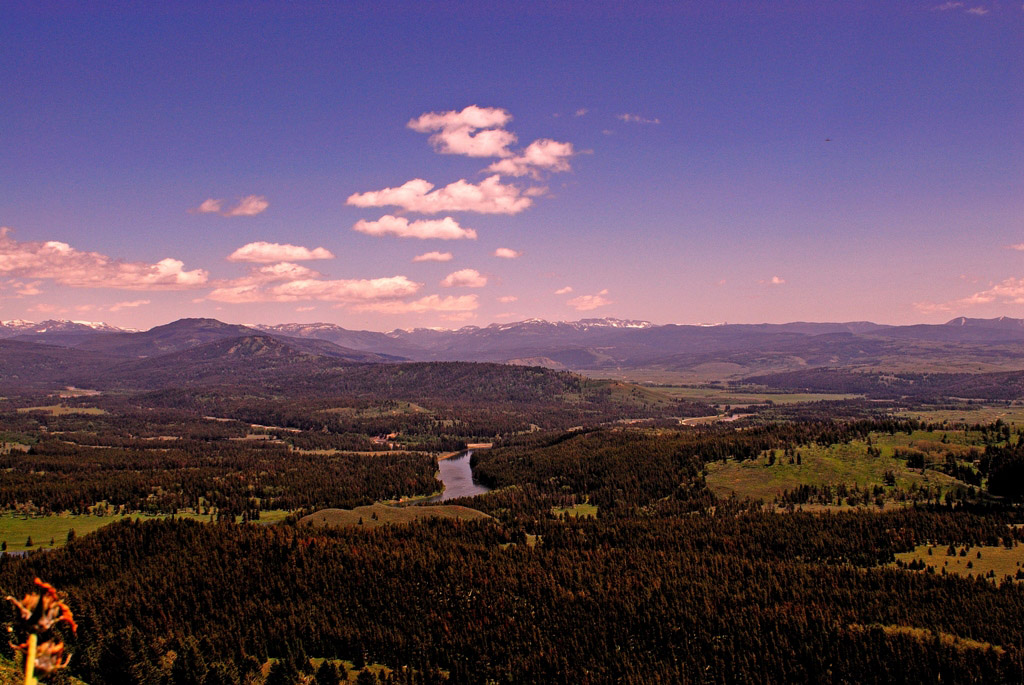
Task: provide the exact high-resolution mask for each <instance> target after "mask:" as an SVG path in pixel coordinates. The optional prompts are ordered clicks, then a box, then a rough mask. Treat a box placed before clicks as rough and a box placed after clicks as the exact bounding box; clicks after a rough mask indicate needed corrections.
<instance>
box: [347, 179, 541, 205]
mask: <svg viewBox="0 0 1024 685" xmlns="http://www.w3.org/2000/svg"><path fill="white" fill-rule="evenodd" d="M433 188H434V184H433V183H430V182H429V181H425V180H423V179H422V178H414V179H413V180H411V181H407V182H406V183H404V184H402V185H401V186H398V187H397V188H384V189H382V190H371V191H369V192H366V193H354V194H352V195H350V196H349V197H348V199H347V200H346V201H345V203H346V204H349V205H352V206H354V207H389V206H393V207H401V208H402V209H404V210H406V211H410V212H416V213H418V214H437V213H439V212H477V213H479V214H518V213H519V212H521V211H523V210H524V209H527V208H528V207H530V206H531V205H532V204H533V200H532V199H531V198H530V197H529V195H528V194H527V193H524V192H523V191H522V190H520V189H519V188H518V187H516V186H514V185H508V184H504V183H502V182H501V177H500V176H499V175H497V174H495V175H493V176H489V177H488V178H485V179H484V180H483V181H481V182H480V183H478V184H474V183H470V182H469V181H467V180H465V179H459V180H458V181H455V182H454V183H449V184H448V185H446V186H445V187H443V188H438V189H437V190H434V189H433Z"/></svg>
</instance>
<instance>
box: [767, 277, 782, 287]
mask: <svg viewBox="0 0 1024 685" xmlns="http://www.w3.org/2000/svg"><path fill="white" fill-rule="evenodd" d="M763 282H764V283H767V284H768V285H783V284H785V282H786V279H785V278H780V277H779V276H772V277H771V278H769V279H768V280H767V281H763Z"/></svg>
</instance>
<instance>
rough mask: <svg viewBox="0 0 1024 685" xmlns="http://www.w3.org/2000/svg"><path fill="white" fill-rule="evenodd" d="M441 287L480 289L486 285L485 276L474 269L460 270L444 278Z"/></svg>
mask: <svg viewBox="0 0 1024 685" xmlns="http://www.w3.org/2000/svg"><path fill="white" fill-rule="evenodd" d="M441 285H443V286H444V287H445V288H482V287H484V286H485V285H487V276H484V275H483V274H481V273H480V272H479V271H477V270H476V269H460V270H459V271H453V272H452V273H450V274H448V275H447V276H445V277H444V280H442V281H441Z"/></svg>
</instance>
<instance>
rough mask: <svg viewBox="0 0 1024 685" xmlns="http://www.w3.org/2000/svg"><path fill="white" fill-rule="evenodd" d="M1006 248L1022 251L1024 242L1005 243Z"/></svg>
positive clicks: (1023, 250)
mask: <svg viewBox="0 0 1024 685" xmlns="http://www.w3.org/2000/svg"><path fill="white" fill-rule="evenodd" d="M1006 249H1007V250H1019V251H1022V252H1024V243H1016V244H1015V245H1007V246H1006Z"/></svg>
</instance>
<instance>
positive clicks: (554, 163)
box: [486, 138, 574, 178]
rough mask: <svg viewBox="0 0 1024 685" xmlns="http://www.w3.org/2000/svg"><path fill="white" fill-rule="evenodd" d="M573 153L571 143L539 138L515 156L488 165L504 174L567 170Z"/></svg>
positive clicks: (489, 169) (536, 175)
mask: <svg viewBox="0 0 1024 685" xmlns="http://www.w3.org/2000/svg"><path fill="white" fill-rule="evenodd" d="M573 154H574V152H573V147H572V143H560V142H558V141H556V140H551V139H549V138H541V139H540V140H535V141H533V142H532V143H530V144H529V145H528V146H527V147H526V149H525V150H523V151H522V152H521V153H520V154H518V155H516V156H515V157H509V158H507V159H502V160H498V161H497V162H494V163H493V164H491V165H490V166H489V167H487V169H486V170H487V171H492V172H494V173H497V174H502V175H504V176H526V175H527V174H530V175H531V176H533V177H534V178H538V177H539V176H540V172H541V171H548V172H552V173H555V172H560V171H569V170H571V168H572V167H570V166H569V158H570V157H572V156H573Z"/></svg>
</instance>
